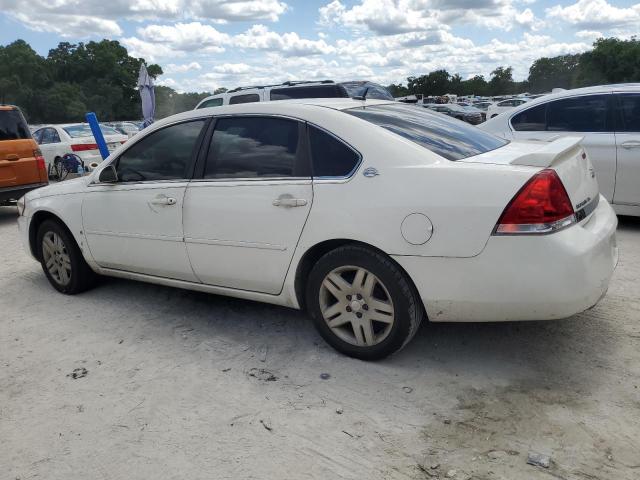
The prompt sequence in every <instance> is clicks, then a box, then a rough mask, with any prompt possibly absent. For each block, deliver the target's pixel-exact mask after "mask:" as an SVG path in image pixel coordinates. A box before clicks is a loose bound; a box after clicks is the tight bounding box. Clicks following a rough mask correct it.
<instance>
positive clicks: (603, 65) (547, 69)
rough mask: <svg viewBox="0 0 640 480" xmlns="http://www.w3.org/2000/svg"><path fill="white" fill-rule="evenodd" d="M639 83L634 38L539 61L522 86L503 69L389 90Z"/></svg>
mask: <svg viewBox="0 0 640 480" xmlns="http://www.w3.org/2000/svg"><path fill="white" fill-rule="evenodd" d="M638 81H640V41H639V40H637V39H636V38H635V37H632V38H631V39H629V40H621V39H618V38H601V39H599V40H596V42H595V43H594V44H593V49H592V50H589V51H588V52H585V53H578V54H574V55H560V56H557V57H551V58H549V57H542V58H539V59H537V60H536V61H534V62H533V64H532V65H531V68H529V77H528V78H527V79H526V80H524V81H521V82H517V81H515V80H514V79H513V69H512V68H511V67H504V66H500V67H497V68H496V69H495V70H493V71H492V72H491V75H490V77H489V79H488V80H487V79H486V78H485V77H484V76H483V75H475V76H474V77H472V78H469V79H467V80H463V78H462V77H461V76H460V75H458V74H453V75H451V74H450V73H449V72H447V71H446V70H436V71H434V72H431V73H428V74H426V75H421V76H419V77H408V78H407V83H406V85H404V84H391V85H389V86H388V87H387V88H388V89H389V90H390V91H391V93H392V94H393V96H394V97H400V96H405V95H411V94H416V93H421V94H424V95H433V96H440V95H444V94H447V93H453V94H456V95H478V96H494V95H506V94H517V93H524V92H529V93H545V92H550V91H551V89H553V88H566V89H568V88H579V87H587V86H591V85H601V84H607V83H627V82H638Z"/></svg>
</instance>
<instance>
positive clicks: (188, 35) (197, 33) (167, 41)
mask: <svg viewBox="0 0 640 480" xmlns="http://www.w3.org/2000/svg"><path fill="white" fill-rule="evenodd" d="M138 35H140V37H142V40H145V41H147V42H149V43H154V44H161V45H166V46H169V47H170V48H171V49H172V50H178V51H182V52H194V51H199V52H206V53H220V52H223V51H224V45H225V44H226V43H228V42H229V35H227V34H226V33H221V32H219V31H218V30H216V29H215V28H213V27H212V26H211V25H204V24H202V23H200V22H192V23H176V24H174V25H148V26H146V27H143V28H139V29H138Z"/></svg>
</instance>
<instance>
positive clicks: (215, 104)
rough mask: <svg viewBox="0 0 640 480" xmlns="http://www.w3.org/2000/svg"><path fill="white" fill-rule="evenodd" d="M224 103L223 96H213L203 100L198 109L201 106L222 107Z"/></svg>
mask: <svg viewBox="0 0 640 480" xmlns="http://www.w3.org/2000/svg"><path fill="white" fill-rule="evenodd" d="M221 105H222V98H212V99H210V100H205V101H204V102H202V103H201V104H200V105H199V106H198V109H200V108H209V107H220V106H221Z"/></svg>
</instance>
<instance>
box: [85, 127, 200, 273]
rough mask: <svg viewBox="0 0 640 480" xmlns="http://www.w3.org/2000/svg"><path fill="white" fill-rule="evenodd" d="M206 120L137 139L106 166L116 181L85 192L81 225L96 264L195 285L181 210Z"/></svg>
mask: <svg viewBox="0 0 640 480" xmlns="http://www.w3.org/2000/svg"><path fill="white" fill-rule="evenodd" d="M207 122H208V120H206V119H196V120H191V121H185V122H181V123H176V124H173V125H169V126H167V127H164V128H161V129H159V130H155V131H153V132H152V133H150V134H148V135H146V136H144V137H142V138H141V139H140V140H139V141H136V142H135V143H132V145H131V146H130V147H129V148H127V149H126V150H125V151H124V152H123V153H121V154H120V156H119V157H118V158H117V159H116V160H114V162H112V163H111V165H114V166H115V168H116V172H117V181H116V182H113V183H102V182H100V181H97V182H96V183H93V184H91V185H90V186H89V187H88V188H87V190H88V192H87V193H86V194H85V197H84V199H83V202H82V221H83V226H84V235H85V238H86V240H87V244H88V246H89V251H90V252H91V255H92V257H93V258H94V260H95V261H96V263H98V265H100V266H101V267H105V268H112V269H117V270H125V271H131V272H137V273H144V274H148V275H154V276H159V277H166V278H174V279H179V280H187V281H192V282H197V278H196V276H195V275H194V273H193V270H192V269H191V264H190V262H189V259H188V257H187V250H186V247H185V243H184V234H183V228H182V220H183V219H182V208H183V201H184V193H185V189H186V187H187V184H188V181H189V179H190V178H191V175H192V172H193V165H194V161H195V158H196V156H197V152H198V149H199V147H200V143H201V141H202V136H203V135H204V131H205V130H206V124H207ZM132 142H133V140H132ZM100 177H101V178H104V177H103V175H100Z"/></svg>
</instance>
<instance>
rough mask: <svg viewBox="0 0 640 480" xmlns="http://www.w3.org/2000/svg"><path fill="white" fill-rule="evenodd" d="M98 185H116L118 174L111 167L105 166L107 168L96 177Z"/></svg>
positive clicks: (114, 168)
mask: <svg viewBox="0 0 640 480" xmlns="http://www.w3.org/2000/svg"><path fill="white" fill-rule="evenodd" d="M98 181H99V182H100V183H116V182H117V181H118V172H117V171H116V167H114V166H113V165H107V167H106V168H105V169H104V170H102V171H101V172H100V176H99V177H98Z"/></svg>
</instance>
